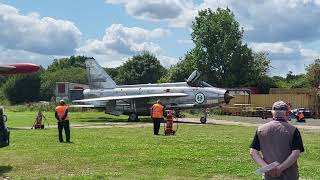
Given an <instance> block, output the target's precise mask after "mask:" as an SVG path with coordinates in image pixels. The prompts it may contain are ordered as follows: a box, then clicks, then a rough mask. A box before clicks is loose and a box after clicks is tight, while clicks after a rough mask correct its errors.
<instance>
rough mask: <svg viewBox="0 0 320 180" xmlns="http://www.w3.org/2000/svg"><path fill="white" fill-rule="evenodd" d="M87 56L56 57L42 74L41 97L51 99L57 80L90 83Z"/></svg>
mask: <svg viewBox="0 0 320 180" xmlns="http://www.w3.org/2000/svg"><path fill="white" fill-rule="evenodd" d="M86 58H87V57H85V56H71V57H69V58H61V59H55V60H54V61H53V63H52V64H51V65H49V66H48V68H47V70H45V71H44V72H43V73H42V74H41V87H40V97H41V99H42V100H50V99H51V98H52V97H54V95H55V87H56V82H72V83H81V84H86V83H88V80H87V74H86V70H85V67H86V66H85V60H86Z"/></svg>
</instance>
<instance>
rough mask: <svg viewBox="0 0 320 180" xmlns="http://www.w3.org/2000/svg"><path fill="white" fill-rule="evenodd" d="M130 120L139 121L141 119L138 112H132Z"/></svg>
mask: <svg viewBox="0 0 320 180" xmlns="http://www.w3.org/2000/svg"><path fill="white" fill-rule="evenodd" d="M128 121H129V122H138V121H140V120H139V118H138V115H137V114H136V113H131V114H129V117H128Z"/></svg>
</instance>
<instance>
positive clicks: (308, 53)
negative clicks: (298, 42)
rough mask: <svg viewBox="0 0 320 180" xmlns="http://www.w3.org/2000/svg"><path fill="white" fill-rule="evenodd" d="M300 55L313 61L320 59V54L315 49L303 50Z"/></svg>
mask: <svg viewBox="0 0 320 180" xmlns="http://www.w3.org/2000/svg"><path fill="white" fill-rule="evenodd" d="M300 53H301V56H302V57H304V58H307V59H311V60H314V59H316V58H319V57H320V52H319V51H316V50H313V49H305V48H301V49H300Z"/></svg>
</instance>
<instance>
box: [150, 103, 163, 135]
mask: <svg viewBox="0 0 320 180" xmlns="http://www.w3.org/2000/svg"><path fill="white" fill-rule="evenodd" d="M150 111H151V112H150V114H151V118H152V119H153V134H154V135H159V129H160V123H161V121H163V114H164V106H162V105H161V102H160V100H158V101H157V103H156V104H154V105H153V106H152V107H151V109H150Z"/></svg>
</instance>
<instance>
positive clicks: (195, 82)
mask: <svg viewBox="0 0 320 180" xmlns="http://www.w3.org/2000/svg"><path fill="white" fill-rule="evenodd" d="M199 78H200V72H199V71H197V70H195V71H193V72H192V73H191V75H190V76H189V77H188V79H187V81H186V82H187V84H188V85H189V86H191V87H212V86H211V85H210V84H208V83H206V82H204V81H200V80H199Z"/></svg>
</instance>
